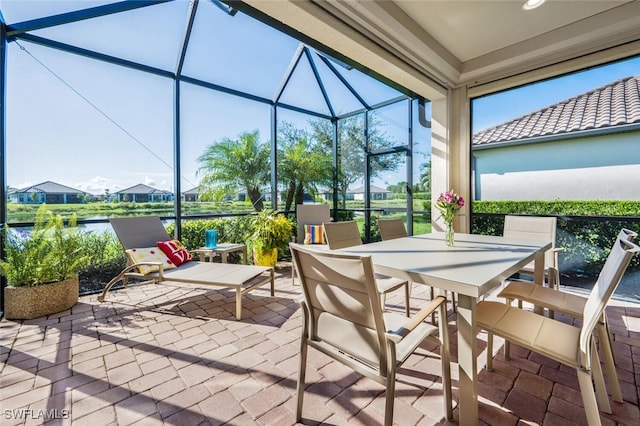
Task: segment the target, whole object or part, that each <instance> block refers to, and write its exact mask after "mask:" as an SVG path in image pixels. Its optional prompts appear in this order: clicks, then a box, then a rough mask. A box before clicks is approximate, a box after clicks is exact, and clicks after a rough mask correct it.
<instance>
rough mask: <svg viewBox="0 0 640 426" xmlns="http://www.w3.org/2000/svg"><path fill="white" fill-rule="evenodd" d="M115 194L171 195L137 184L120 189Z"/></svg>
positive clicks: (168, 192) (167, 192)
mask: <svg viewBox="0 0 640 426" xmlns="http://www.w3.org/2000/svg"><path fill="white" fill-rule="evenodd" d="M115 194H171V192H170V191H165V190H162V189H156V188H152V187H150V186H149V185H145V184H143V183H139V184H137V185H134V186H132V187H130V188H125V189H121V190H120V191H118V192H116V193H115Z"/></svg>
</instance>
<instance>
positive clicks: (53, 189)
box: [15, 180, 84, 194]
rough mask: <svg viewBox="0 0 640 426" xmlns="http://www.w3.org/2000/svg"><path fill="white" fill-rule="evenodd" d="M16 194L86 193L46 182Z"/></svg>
mask: <svg viewBox="0 0 640 426" xmlns="http://www.w3.org/2000/svg"><path fill="white" fill-rule="evenodd" d="M15 192H45V193H47V194H84V191H80V190H79V189H75V188H71V187H69V186H65V185H60V184H59V183H55V182H51V181H50V180H48V181H46V182H42V183H39V184H37V185H33V186H30V187H28V188H23V189H18V190H16V191H15Z"/></svg>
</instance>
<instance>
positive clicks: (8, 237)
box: [0, 205, 89, 287]
mask: <svg viewBox="0 0 640 426" xmlns="http://www.w3.org/2000/svg"><path fill="white" fill-rule="evenodd" d="M4 237H5V246H4V249H5V258H4V259H2V260H0V273H2V275H4V276H5V277H6V278H7V282H8V283H9V285H11V286H14V287H34V286H38V285H42V284H47V283H51V282H56V281H63V280H66V279H69V278H73V277H74V276H76V275H77V274H78V272H79V271H80V270H81V269H82V268H83V267H84V266H85V265H86V264H87V262H88V260H89V256H88V255H87V254H86V251H85V250H84V248H83V236H82V232H81V230H80V229H79V228H77V227H76V217H75V215H73V216H72V217H71V219H70V220H69V226H68V227H67V228H65V226H64V221H63V219H62V216H56V215H54V214H53V213H52V212H50V211H48V210H47V209H46V207H45V206H44V205H42V206H41V208H40V209H39V210H38V213H37V215H36V221H35V225H34V227H33V231H32V232H31V233H27V232H22V231H12V230H11V229H9V228H8V227H6V228H5V231H4Z"/></svg>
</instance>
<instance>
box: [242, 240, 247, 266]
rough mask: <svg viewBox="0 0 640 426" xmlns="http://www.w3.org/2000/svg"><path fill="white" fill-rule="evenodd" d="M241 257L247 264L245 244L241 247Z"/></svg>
mask: <svg viewBox="0 0 640 426" xmlns="http://www.w3.org/2000/svg"><path fill="white" fill-rule="evenodd" d="M242 258H243V259H244V264H245V265H246V264H247V246H246V245H245V246H244V247H242Z"/></svg>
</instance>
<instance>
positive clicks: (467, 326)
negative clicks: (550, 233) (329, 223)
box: [338, 233, 551, 425]
mask: <svg viewBox="0 0 640 426" xmlns="http://www.w3.org/2000/svg"><path fill="white" fill-rule="evenodd" d="M550 248H551V242H548V243H545V242H543V241H534V240H526V239H516V238H504V237H494V236H486V235H475V234H461V233H456V234H455V244H454V246H453V247H448V246H447V245H446V243H445V241H444V234H442V233H432V234H425V235H416V236H411V237H405V238H398V239H394V240H388V241H380V242H376V243H370V244H364V245H360V246H355V247H348V248H344V249H341V250H338V251H341V252H347V253H354V254H355V253H357V254H370V255H371V257H372V260H373V263H374V265H375V267H376V272H380V273H383V274H387V275H391V276H394V277H398V278H403V279H407V280H411V281H413V282H417V283H422V284H427V285H430V286H433V287H435V288H440V289H444V290H450V291H454V292H456V293H458V307H457V309H458V314H457V330H458V336H457V337H458V363H459V368H460V371H459V390H460V424H461V425H471V424H477V423H478V382H477V376H478V367H477V358H478V349H477V345H476V341H475V340H476V335H477V327H476V319H475V312H476V302H477V298H478V297H480V296H482V295H483V294H485V293H487V292H488V291H489V290H491V289H492V288H494V287H495V286H496V285H498V284H500V283H501V282H502V281H503V280H504V279H506V278H507V277H509V276H510V275H512V274H514V273H516V272H517V271H518V270H519V269H520V268H521V267H523V266H524V265H526V264H528V263H529V262H531V261H532V260H535V274H534V281H535V282H536V283H537V284H542V279H543V271H544V256H543V254H544V252H545V251H546V250H548V249H550Z"/></svg>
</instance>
